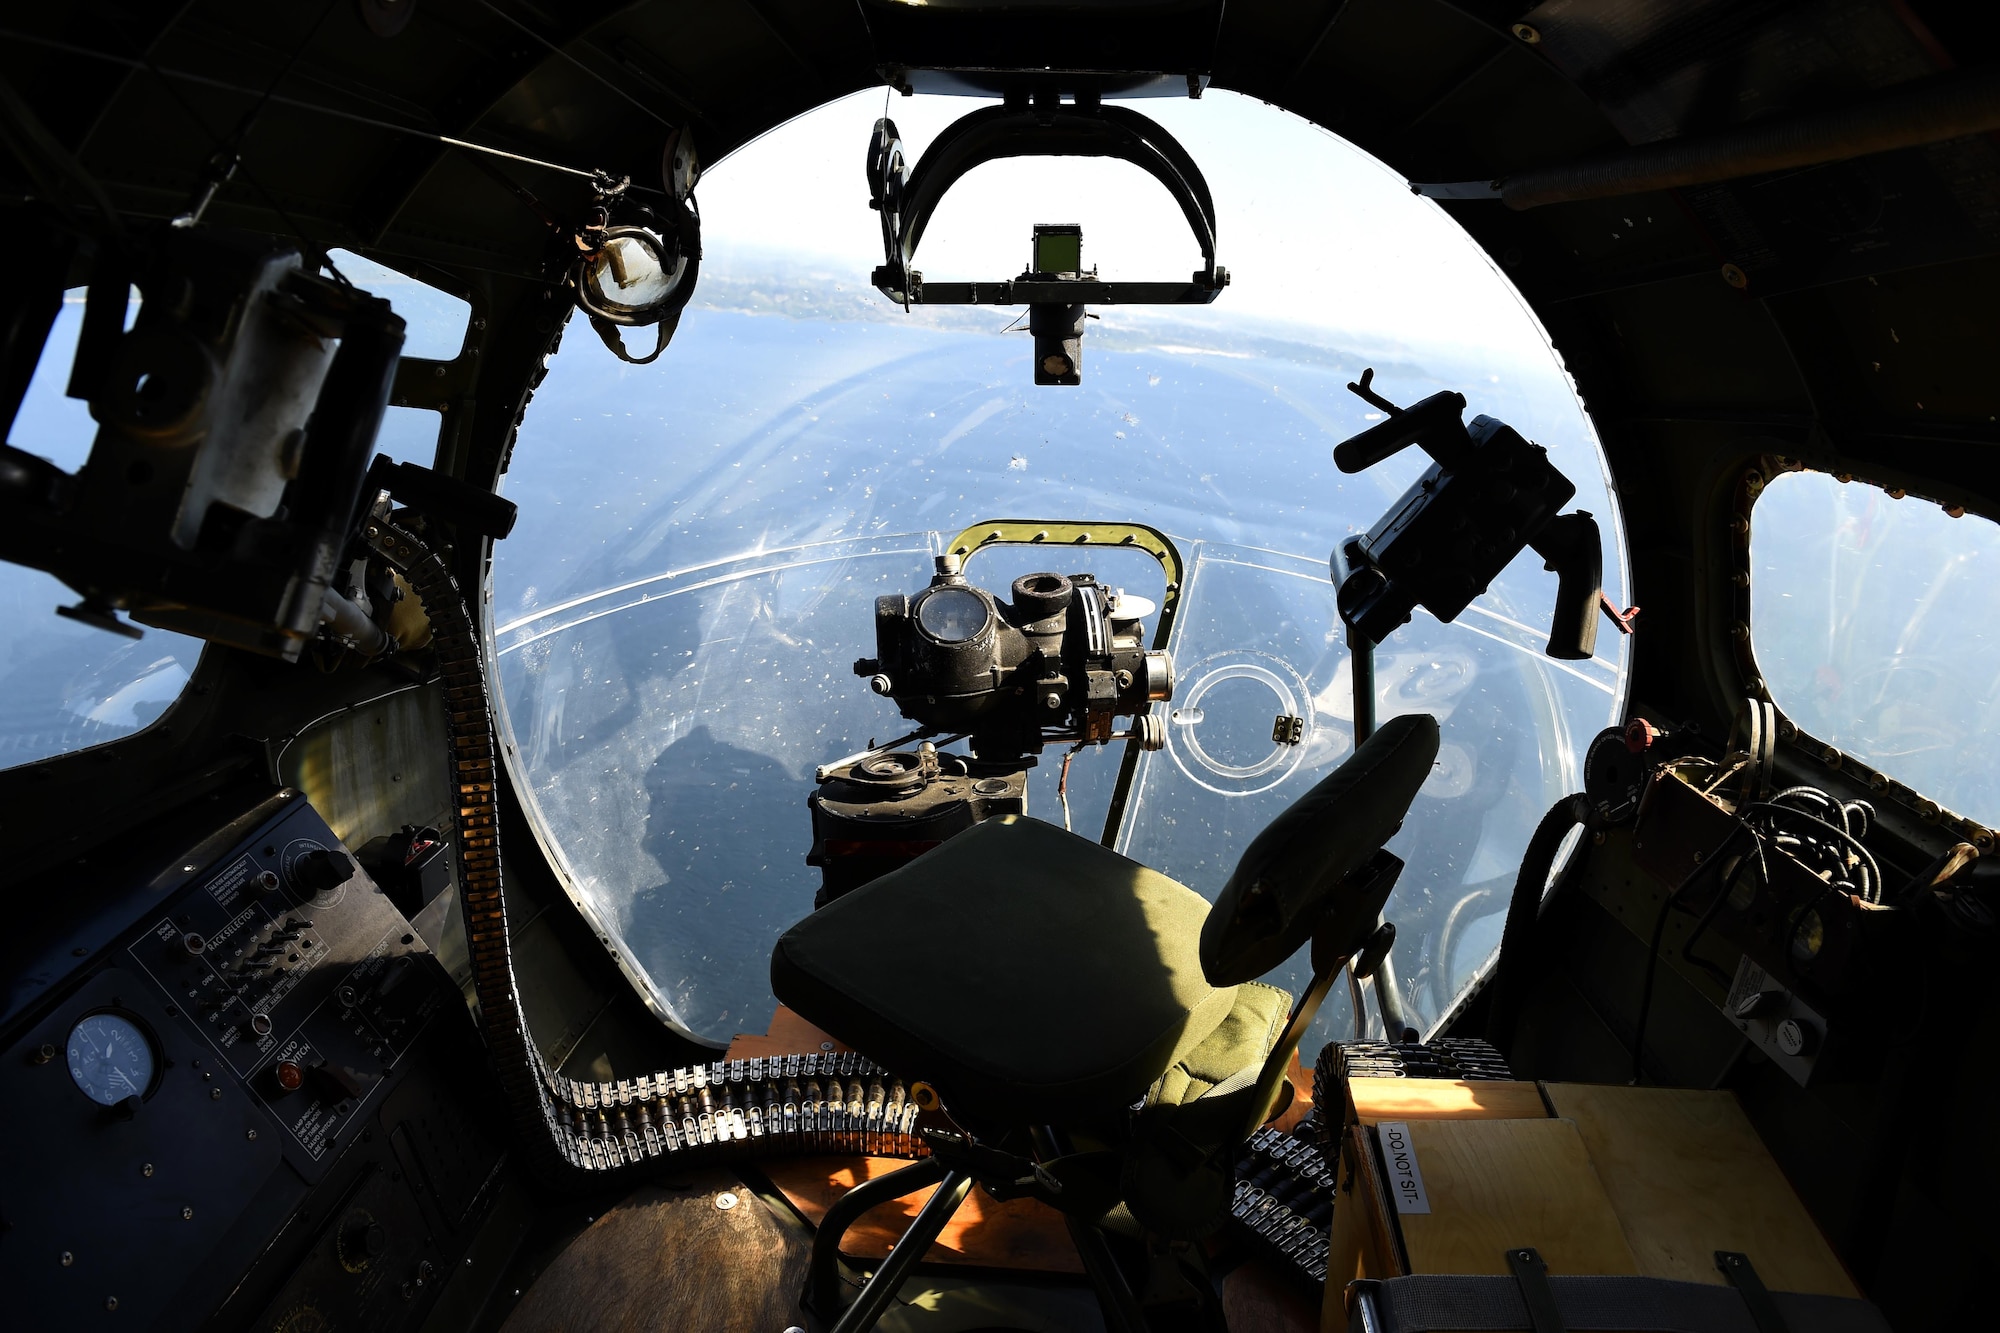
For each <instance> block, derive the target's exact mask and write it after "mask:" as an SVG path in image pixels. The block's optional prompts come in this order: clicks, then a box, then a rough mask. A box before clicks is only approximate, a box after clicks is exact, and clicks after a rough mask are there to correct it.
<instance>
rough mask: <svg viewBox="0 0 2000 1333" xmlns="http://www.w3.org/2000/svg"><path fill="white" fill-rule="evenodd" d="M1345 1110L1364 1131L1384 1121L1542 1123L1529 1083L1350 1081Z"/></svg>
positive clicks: (1544, 1113)
mask: <svg viewBox="0 0 2000 1333" xmlns="http://www.w3.org/2000/svg"><path fill="white" fill-rule="evenodd" d="M1347 1096H1348V1104H1349V1105H1350V1106H1351V1107H1353V1109H1354V1116H1355V1118H1356V1119H1357V1120H1358V1121H1359V1122H1360V1123H1361V1124H1364V1125H1374V1124H1380V1123H1381V1122H1382V1121H1384V1120H1546V1119H1548V1116H1549V1108H1548V1107H1547V1106H1546V1105H1544V1104H1543V1102H1542V1094H1541V1090H1540V1089H1539V1088H1537V1087H1536V1086H1535V1085H1534V1084H1532V1083H1501V1082H1481V1081H1476V1080H1475V1081H1465V1080H1461V1079H1446V1078H1351V1079H1349V1080H1347Z"/></svg>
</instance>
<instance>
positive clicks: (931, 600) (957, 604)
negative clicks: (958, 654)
mask: <svg viewBox="0 0 2000 1333" xmlns="http://www.w3.org/2000/svg"><path fill="white" fill-rule="evenodd" d="M917 623H918V624H919V625H921V626H923V629H924V632H925V633H926V634H928V635H930V636H931V637H932V638H933V639H936V640H937V641H938V642H939V643H964V642H965V641H966V640H967V639H971V638H975V637H977V636H978V634H979V631H981V630H983V629H985V628H986V602H985V600H984V599H983V598H981V597H980V595H979V594H978V593H976V592H973V591H972V590H971V589H970V588H939V589H938V590H937V591H936V592H933V593H931V594H930V595H929V596H927V597H925V598H924V600H923V601H921V602H919V603H918V604H917Z"/></svg>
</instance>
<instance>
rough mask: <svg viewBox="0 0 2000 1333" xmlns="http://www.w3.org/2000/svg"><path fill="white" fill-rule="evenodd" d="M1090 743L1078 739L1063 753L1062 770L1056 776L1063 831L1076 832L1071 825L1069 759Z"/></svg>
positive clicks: (1057, 797)
mask: <svg viewBox="0 0 2000 1333" xmlns="http://www.w3.org/2000/svg"><path fill="white" fill-rule="evenodd" d="M1089 743H1090V742H1088V741H1078V742H1077V743H1076V744H1075V745H1072V746H1070V747H1069V749H1068V750H1067V751H1065V752H1064V754H1063V761H1062V772H1061V773H1059V774H1058V775H1057V776H1056V799H1057V800H1058V801H1061V802H1062V812H1063V832H1065V833H1073V832H1075V830H1074V829H1072V828H1071V827H1070V826H1069V761H1070V760H1072V759H1074V758H1076V753H1077V751H1078V750H1081V749H1082V748H1083V747H1084V746H1086V745H1088V744H1089Z"/></svg>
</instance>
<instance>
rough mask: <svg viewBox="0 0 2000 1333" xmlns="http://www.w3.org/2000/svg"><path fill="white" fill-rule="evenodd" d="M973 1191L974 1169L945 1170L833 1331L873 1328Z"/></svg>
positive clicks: (859, 1331) (858, 1332)
mask: <svg viewBox="0 0 2000 1333" xmlns="http://www.w3.org/2000/svg"><path fill="white" fill-rule="evenodd" d="M897 1174H898V1175H901V1174H902V1173H901V1172H898V1173H897ZM971 1191H972V1175H971V1173H970V1172H967V1171H960V1170H957V1169H952V1170H948V1171H946V1172H945V1173H944V1179H942V1180H940V1181H939V1182H938V1187H937V1190H936V1191H935V1192H934V1193H932V1195H931V1197H930V1198H929V1199H928V1200H926V1201H925V1203H924V1206H923V1208H922V1209H921V1210H920V1211H919V1212H918V1213H917V1216H916V1220H915V1221H913V1222H911V1223H910V1228H909V1230H907V1231H905V1232H904V1233H903V1235H902V1238H901V1239H900V1240H898V1241H897V1242H896V1244H895V1246H894V1247H893V1248H891V1249H890V1251H889V1257H888V1258H886V1259H884V1260H883V1261H882V1266H881V1267H880V1268H878V1269H876V1270H875V1274H874V1276H873V1277H871V1278H869V1279H868V1282H867V1284H866V1285H865V1286H863V1287H862V1288H861V1294H860V1295H859V1296H856V1297H855V1298H854V1304H852V1305H850V1306H848V1307H847V1312H846V1313H845V1314H843V1315H841V1316H840V1320H839V1322H838V1323H836V1324H835V1325H834V1326H833V1329H832V1333H868V1330H869V1329H872V1328H874V1327H875V1321H876V1320H878V1319H880V1318H881V1317H882V1313H883V1311H885V1310H887V1309H888V1308H889V1302H890V1301H892V1300H894V1299H895V1298H896V1292H897V1290H898V1289H899V1288H901V1287H902V1285H903V1279H904V1278H907V1277H908V1276H909V1275H910V1270H911V1269H912V1268H914V1267H916V1265H917V1261H918V1260H919V1259H922V1258H923V1257H924V1255H925V1254H926V1253H927V1252H929V1250H930V1248H931V1243H932V1242H933V1241H935V1240H936V1239H937V1238H938V1235H939V1233H940V1232H942V1231H943V1230H944V1228H945V1223H947V1222H949V1221H951V1219H952V1216H953V1215H954V1214H956V1213H957V1212H958V1209H959V1205H961V1204H963V1203H964V1202H965V1196H966V1195H967V1194H969V1193H971Z"/></svg>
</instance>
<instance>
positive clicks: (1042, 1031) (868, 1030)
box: [771, 816, 1237, 1125]
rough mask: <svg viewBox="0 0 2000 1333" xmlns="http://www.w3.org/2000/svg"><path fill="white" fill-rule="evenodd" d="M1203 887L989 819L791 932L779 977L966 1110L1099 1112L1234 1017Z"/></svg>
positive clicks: (854, 1039) (775, 977)
mask: <svg viewBox="0 0 2000 1333" xmlns="http://www.w3.org/2000/svg"><path fill="white" fill-rule="evenodd" d="M1207 913H1208V903H1207V902H1206V901H1204V900H1203V899H1202V897H1201V895H1199V894H1197V893H1195V892H1194V891H1193V890H1192V889H1189V888H1187V887H1185V886H1184V885H1181V884H1177V883H1175V882H1174V881H1173V880H1171V879H1168V878H1167V877H1166V876H1165V875H1162V874H1159V873H1158V872H1156V871H1152V870H1148V869H1147V868H1146V867H1145V866H1142V865H1140V864H1139V863H1138V862H1136V861H1130V860H1127V859H1126V858H1125V857H1122V856H1119V855H1118V854H1117V853H1115V852H1112V851H1109V850H1107V849H1106V848H1104V847H1101V846H1099V845H1098V844H1097V843H1094V842H1091V841H1089V840H1088V839H1086V838H1080V837H1077V836H1075V835H1074V834H1070V833H1066V832H1064V831H1063V830H1062V829H1059V828H1056V827H1055V826H1053V825H1051V824H1045V823H1043V822H1041V821H1040V820H1035V819H1026V818H1020V817H1017V816H1006V817H1003V818H1000V819H989V820H986V821H985V822H983V823H981V824H978V825H976V826H975V827H973V828H971V829H969V830H967V831H966V832H964V833H961V834H959V835H958V836H957V837H955V838H952V839H951V840H949V841H948V842H946V843H944V844H943V845H942V846H940V847H938V848H936V849H935V850H933V851H931V852H928V853H926V854H925V855H923V856H921V857H919V858H918V859H916V860H915V861H913V862H911V863H910V864H909V865H907V866H904V867H903V868H901V869H900V870H896V871H894V872H892V873H890V874H888V875H885V876H883V877H882V878H881V879H878V880H875V881H873V882H872V883H869V884H866V885H863V886H862V887H861V888H859V889H856V890H855V891H854V892H852V893H849V894H847V895H846V896H844V897H842V898H838V899H836V900H835V901H833V902H831V903H829V904H827V906H825V907H823V908H821V909H820V910H819V911H817V912H814V913H813V914H812V915H811V916H809V917H807V918H806V919H805V920H803V921H801V922H799V923H798V924H797V925H795V926H793V927H792V928H791V929H790V930H788V931H786V932H785V934H784V936H783V937H782V938H780V939H779V941H778V945H777V948H776V949H775V950H774V951H773V952H772V955H771V988H772V990H773V992H774V993H775V994H776V995H777V997H778V998H779V999H780V1000H781V1001H783V1002H784V1003H785V1004H786V1005H788V1006H790V1007H791V1008H792V1009H793V1010H794V1011H795V1012H797V1013H798V1014H800V1015H801V1016H803V1017H804V1018H806V1019H807V1020H808V1021H810V1022H812V1023H815V1024H817V1025H818V1026H819V1027H821V1028H823V1029H825V1030H826V1031H827V1032H829V1033H832V1034H833V1035H834V1036H836V1037H838V1038H840V1040H842V1041H843V1042H846V1043H847V1044H849V1045H851V1046H853V1047H854V1048H855V1049H857V1050H859V1051H862V1052H864V1053H866V1054H867V1055H868V1056H869V1057H870V1058H872V1059H875V1060H878V1061H880V1062H882V1063H883V1064H884V1065H886V1066H888V1067H889V1068H891V1069H894V1070H896V1071H897V1072H899V1073H903V1074H906V1075H909V1076H912V1077H916V1078H921V1079H925V1080H927V1081H928V1082H930V1083H931V1084H933V1085H934V1086H935V1087H937V1089H938V1091H939V1092H940V1093H941V1094H942V1095H943V1096H944V1098H945V1103H946V1106H947V1108H948V1109H949V1110H950V1111H951V1112H952V1114H953V1115H954V1116H956V1117H958V1118H959V1119H960V1120H961V1121H965V1122H967V1123H973V1122H977V1123H978V1124H981V1125H993V1124H1008V1125H1016V1124H1037V1123H1043V1122H1054V1123H1061V1124H1072V1125H1078V1124H1091V1123H1103V1122H1108V1121H1110V1120H1112V1119H1114V1118H1115V1117H1116V1116H1118V1115H1119V1114H1121V1113H1122V1112H1123V1111H1124V1109H1125V1108H1127V1107H1129V1106H1132V1105H1133V1104H1135V1103H1136V1102H1138V1101H1139V1100H1140V1099H1141V1098H1142V1097H1144V1096H1145V1094H1146V1092H1147V1089H1148V1088H1150V1087H1151V1086H1152V1085H1153V1084H1154V1083H1155V1082H1156V1081H1158V1080H1159V1078H1160V1076H1161V1075H1162V1074H1163V1073H1164V1072H1165V1071H1166V1070H1167V1069H1168V1068H1169V1067H1170V1066H1172V1065H1174V1064H1175V1063H1176V1062H1177V1061H1178V1060H1180V1059H1181V1058H1182V1057H1183V1056H1185V1055H1187V1054H1188V1053H1189V1052H1191V1051H1193V1050H1195V1049H1196V1048H1197V1047H1199V1046H1200V1044H1201V1043H1202V1041H1203V1040H1204V1039H1206V1038H1207V1037H1209V1036H1210V1035H1211V1034H1212V1033H1213V1032H1214V1031H1215V1030H1216V1029H1217V1028H1218V1027H1219V1026H1221V1024H1222V1022H1223V1020H1224V1019H1225V1018H1226V1017H1228V1015H1229V1013H1230V1010H1231V1008H1232V1007H1233V1006H1234V1004H1235V1002H1236V991H1237V988H1236V987H1234V986H1226V987H1223V988H1220V989H1217V988H1214V987H1211V986H1210V985H1209V984H1208V981H1207V979H1206V978H1205V977H1204V976H1203V975H1202V969H1201V959H1200V939H1201V924H1202V920H1203V918H1204V917H1205V916H1206V915H1207Z"/></svg>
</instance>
